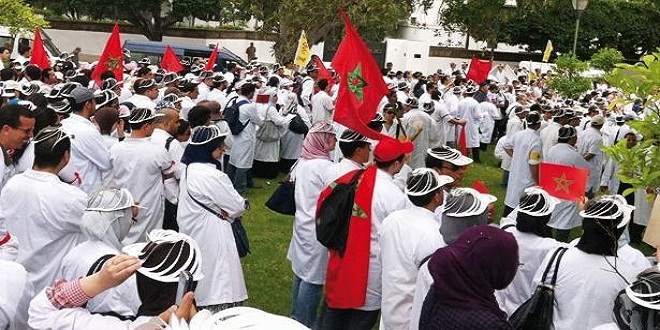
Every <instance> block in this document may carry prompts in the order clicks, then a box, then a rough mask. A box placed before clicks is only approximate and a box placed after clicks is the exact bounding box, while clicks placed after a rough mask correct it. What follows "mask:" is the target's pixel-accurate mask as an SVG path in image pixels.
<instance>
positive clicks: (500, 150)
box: [493, 135, 511, 171]
mask: <svg viewBox="0 0 660 330" xmlns="http://www.w3.org/2000/svg"><path fill="white" fill-rule="evenodd" d="M506 139H507V136H506V135H505V136H503V137H501V138H500V139H499V140H497V144H496V145H495V150H494V151H493V153H494V154H495V158H497V159H500V160H502V163H501V164H500V168H501V169H503V170H505V171H508V170H509V169H510V168H511V157H510V156H509V154H507V153H506V151H504V144H506Z"/></svg>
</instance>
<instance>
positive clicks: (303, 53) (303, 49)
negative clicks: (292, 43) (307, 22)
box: [293, 30, 312, 68]
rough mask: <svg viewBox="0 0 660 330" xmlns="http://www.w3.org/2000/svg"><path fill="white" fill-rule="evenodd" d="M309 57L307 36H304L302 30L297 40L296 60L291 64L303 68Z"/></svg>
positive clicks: (310, 55)
mask: <svg viewBox="0 0 660 330" xmlns="http://www.w3.org/2000/svg"><path fill="white" fill-rule="evenodd" d="M311 57H312V52H311V51H310V50H309V44H308V43H307V35H305V30H302V32H300V39H298V49H297V50H296V58H295V60H294V61H293V64H295V65H297V66H298V67H299V68H304V67H305V66H306V65H307V62H309V59H310V58H311Z"/></svg>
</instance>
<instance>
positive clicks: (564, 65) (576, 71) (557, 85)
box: [548, 54, 591, 99]
mask: <svg viewBox="0 0 660 330" xmlns="http://www.w3.org/2000/svg"><path fill="white" fill-rule="evenodd" d="M555 65H556V66H557V67H556V69H555V70H556V74H555V75H554V76H552V78H550V81H548V85H549V86H550V87H551V88H553V89H554V90H556V91H557V93H558V94H559V95H561V96H563V97H567V98H571V99H577V98H578V97H579V96H580V95H581V94H582V93H584V92H586V91H588V90H589V88H591V79H589V78H585V77H581V76H580V73H582V72H584V71H586V70H587V69H588V68H589V64H588V63H586V62H582V61H580V60H578V59H577V58H576V57H575V56H574V55H572V54H563V55H560V56H558V57H557V59H556V60H555Z"/></svg>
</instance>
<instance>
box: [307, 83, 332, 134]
mask: <svg viewBox="0 0 660 330" xmlns="http://www.w3.org/2000/svg"><path fill="white" fill-rule="evenodd" d="M317 86H318V87H319V92H318V93H316V94H314V96H312V103H311V104H312V125H314V124H316V123H318V122H320V121H332V116H333V114H334V112H335V104H334V102H333V100H332V97H331V96H330V95H328V91H327V89H328V81H327V80H326V79H321V80H319V81H318V82H317Z"/></svg>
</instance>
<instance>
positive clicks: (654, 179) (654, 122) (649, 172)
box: [604, 49, 660, 191]
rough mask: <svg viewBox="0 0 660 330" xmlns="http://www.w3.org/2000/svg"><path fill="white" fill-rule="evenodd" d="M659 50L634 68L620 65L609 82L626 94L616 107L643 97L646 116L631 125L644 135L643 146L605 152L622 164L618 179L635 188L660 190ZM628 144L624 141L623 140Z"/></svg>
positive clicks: (611, 75)
mask: <svg viewBox="0 0 660 330" xmlns="http://www.w3.org/2000/svg"><path fill="white" fill-rule="evenodd" d="M659 58H660V49H659V50H658V52H656V53H654V54H653V55H645V56H643V57H642V58H641V61H640V62H639V63H637V64H635V65H630V64H617V65H616V67H615V68H614V70H613V71H612V73H611V74H609V75H608V76H606V78H605V79H606V80H607V82H608V83H610V84H611V85H612V86H614V87H617V88H619V89H620V90H621V91H623V93H624V98H623V99H620V100H617V101H616V102H615V104H622V103H626V102H632V101H633V100H634V99H637V98H641V99H642V100H643V102H644V103H643V105H644V107H646V108H647V115H646V117H645V118H644V120H636V121H633V122H631V123H630V126H631V127H632V128H633V129H635V131H637V132H638V133H639V134H641V135H642V137H643V139H642V141H641V142H640V143H638V144H637V145H636V146H634V147H632V148H627V147H626V144H625V143H618V144H617V145H615V146H611V147H608V148H605V149H604V151H605V152H606V153H607V154H608V155H610V157H612V158H613V159H614V160H616V161H617V163H618V164H619V173H618V176H619V178H620V179H621V181H623V182H627V183H630V184H631V185H632V186H633V187H634V188H642V189H646V188H651V189H656V191H657V190H658V189H660V161H659V160H660V104H659V103H658V101H660V60H659ZM622 142H625V141H622Z"/></svg>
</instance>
